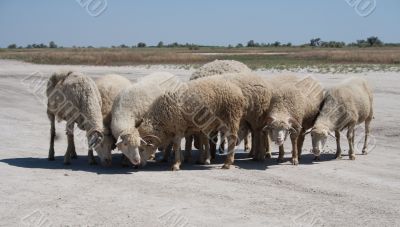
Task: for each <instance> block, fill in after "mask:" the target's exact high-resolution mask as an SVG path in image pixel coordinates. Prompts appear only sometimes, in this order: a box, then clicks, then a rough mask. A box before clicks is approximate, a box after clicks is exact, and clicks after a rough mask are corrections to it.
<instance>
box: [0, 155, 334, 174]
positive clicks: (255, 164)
mask: <svg viewBox="0 0 400 227" xmlns="http://www.w3.org/2000/svg"><path fill="white" fill-rule="evenodd" d="M198 155H199V154H198V151H193V160H197V158H198ZM272 155H273V157H272V158H271V159H267V160H265V161H263V162H262V161H253V160H252V158H250V157H248V153H245V152H243V151H239V152H237V153H236V154H235V164H234V165H235V166H237V167H238V168H239V169H247V170H260V171H265V170H267V169H268V168H269V167H270V166H275V165H291V163H290V154H285V157H286V159H285V162H284V163H278V162H277V158H276V157H277V153H272ZM225 158H226V154H217V155H216V159H215V160H214V161H213V162H212V164H211V165H199V164H196V163H195V162H190V163H182V167H181V170H182V171H198V170H213V169H220V168H221V167H222V165H223V164H224V161H225ZM55 159H56V160H55V161H49V160H48V159H47V158H36V157H24V158H8V159H2V160H0V162H2V163H6V164H8V165H11V166H16V167H20V168H28V169H55V170H62V169H64V170H72V171H84V172H92V173H96V174H133V173H135V172H138V171H140V172H158V171H168V170H170V168H171V165H172V160H171V159H170V161H169V162H159V161H155V160H153V161H149V162H148V163H147V165H146V166H145V167H139V168H135V167H133V166H131V167H123V166H122V165H121V164H120V163H121V159H122V155H121V154H113V166H111V167H103V166H101V165H100V164H98V165H89V164H88V162H87V161H88V158H87V156H79V157H78V159H73V160H71V165H64V164H63V160H64V157H63V156H57V157H55ZM159 159H161V158H160V154H158V155H157V157H156V160H159ZM331 160H335V155H334V154H321V160H320V161H314V155H313V154H303V155H302V159H301V160H300V165H313V164H318V163H321V162H325V161H331ZM98 162H99V161H98Z"/></svg>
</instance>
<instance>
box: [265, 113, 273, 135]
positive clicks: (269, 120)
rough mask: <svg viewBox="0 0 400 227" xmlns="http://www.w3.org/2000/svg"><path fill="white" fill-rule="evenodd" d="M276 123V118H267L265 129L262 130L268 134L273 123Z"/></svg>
mask: <svg viewBox="0 0 400 227" xmlns="http://www.w3.org/2000/svg"><path fill="white" fill-rule="evenodd" d="M274 121H275V118H274V117H271V116H267V118H266V119H265V124H266V125H265V126H264V128H263V129H262V130H263V131H264V132H266V131H267V130H269V129H271V124H272V122H274Z"/></svg>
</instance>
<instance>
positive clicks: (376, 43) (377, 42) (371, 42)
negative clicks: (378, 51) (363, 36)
mask: <svg viewBox="0 0 400 227" xmlns="http://www.w3.org/2000/svg"><path fill="white" fill-rule="evenodd" d="M367 43H368V45H369V46H371V47H372V46H382V44H383V42H382V41H381V40H380V39H379V38H378V37H376V36H371V37H368V38H367Z"/></svg>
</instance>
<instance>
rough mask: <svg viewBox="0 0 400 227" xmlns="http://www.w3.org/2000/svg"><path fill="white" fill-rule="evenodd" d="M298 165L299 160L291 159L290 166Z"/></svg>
mask: <svg viewBox="0 0 400 227" xmlns="http://www.w3.org/2000/svg"><path fill="white" fill-rule="evenodd" d="M298 164H299V160H298V159H297V158H296V159H295V158H293V159H292V165H294V166H297V165H298Z"/></svg>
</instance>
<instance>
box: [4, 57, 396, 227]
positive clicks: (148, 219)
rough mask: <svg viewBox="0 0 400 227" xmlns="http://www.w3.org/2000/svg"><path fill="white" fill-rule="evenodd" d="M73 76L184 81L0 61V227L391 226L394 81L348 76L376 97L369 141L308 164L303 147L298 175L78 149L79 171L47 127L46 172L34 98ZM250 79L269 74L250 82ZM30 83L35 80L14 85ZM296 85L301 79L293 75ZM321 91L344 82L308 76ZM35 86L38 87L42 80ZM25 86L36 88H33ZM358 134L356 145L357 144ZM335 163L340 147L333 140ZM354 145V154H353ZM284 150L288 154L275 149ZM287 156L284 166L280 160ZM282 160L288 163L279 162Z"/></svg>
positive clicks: (254, 166)
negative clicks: (110, 162)
mask: <svg viewBox="0 0 400 227" xmlns="http://www.w3.org/2000/svg"><path fill="white" fill-rule="evenodd" d="M61 69H65V70H66V69H73V70H78V71H82V72H84V73H87V74H88V75H90V76H93V77H95V76H99V75H102V74H106V73H119V74H121V75H124V76H127V77H128V78H130V79H132V80H134V79H135V78H138V77H141V76H144V75H146V74H148V73H150V72H152V71H157V70H165V71H170V72H172V73H174V74H176V75H177V76H179V77H180V78H181V79H183V80H185V79H187V78H188V77H189V75H190V73H191V71H190V70H185V69H179V68H176V67H175V68H174V67H162V66H154V67H145V66H143V67H93V66H48V65H33V64H27V63H21V62H16V61H5V60H2V61H0V88H1V89H0V106H1V108H0V226H17V225H18V226H24V225H30V226H60V225H62V226H78V225H79V226H80V225H84V226H99V225H106V226H111V225H122V226H128V225H129V226H139V225H144V226H173V227H178V226H221V225H227V226H275V225H280V226H353V225H354V226H378V225H380V226H399V225H400V152H399V146H400V141H399V139H400V126H399V121H398V119H397V118H398V116H399V115H400V105H399V99H400V75H399V73H390V72H386V73H383V72H382V73H376V72H374V73H363V74H357V76H362V77H365V78H366V79H368V80H369V81H370V82H371V84H372V85H373V86H374V87H375V111H376V114H375V117H376V119H375V120H374V121H373V124H372V134H373V136H374V139H373V140H372V142H373V144H372V146H371V148H372V149H371V151H370V153H369V154H368V155H367V156H362V155H361V154H360V152H359V151H358V152H357V160H356V161H349V160H348V157H347V156H345V157H344V158H343V160H339V161H337V160H333V154H332V152H333V148H334V147H335V146H334V141H333V139H330V143H329V144H328V148H327V151H328V153H327V154H324V155H323V157H322V158H323V159H322V161H321V162H313V161H312V155H311V154H310V153H309V152H308V151H309V150H310V148H311V147H310V145H311V142H310V141H309V139H307V141H306V143H305V147H304V151H303V153H304V155H303V159H302V160H301V165H299V166H296V167H294V166H291V165H290V163H289V162H286V163H283V164H280V165H278V164H277V163H276V156H277V153H276V152H277V147H275V146H274V147H273V149H274V150H273V152H274V157H273V159H272V160H268V161H266V162H264V163H260V162H253V161H251V160H249V159H247V158H246V154H244V153H241V152H240V151H241V150H240V149H242V146H240V147H239V153H238V154H237V155H236V158H237V161H236V166H235V168H233V169H231V170H222V169H220V167H221V163H222V162H223V159H224V157H223V156H220V157H218V160H217V161H218V163H216V164H214V165H211V166H198V165H193V164H185V165H183V166H182V170H181V171H179V172H170V171H168V169H169V165H168V164H162V163H150V164H149V165H148V166H147V167H145V168H144V169H141V170H135V169H132V168H122V167H120V166H119V165H118V162H119V158H120V154H118V153H116V154H115V155H114V163H115V165H114V166H113V167H112V168H108V169H107V168H102V167H101V166H89V165H88V164H87V157H86V146H85V141H84V140H81V139H78V138H77V152H78V154H79V155H80V156H79V158H78V160H73V163H72V165H71V166H64V165H63V162H62V160H63V158H62V157H63V154H64V151H65V149H66V136H65V135H64V129H63V127H64V124H62V123H60V124H58V126H57V131H58V135H59V139H58V140H57V141H56V155H57V157H56V161H55V162H49V161H47V159H46V158H47V152H48V143H49V141H48V140H49V128H50V126H49V122H48V119H47V116H46V112H45V105H44V104H43V101H45V100H43V97H41V96H40V95H38V92H37V91H38V89H39V88H38V87H37V86H36V87H35V86H31V85H32V83H33V84H37V81H40V80H38V78H39V79H40V78H41V75H42V76H44V78H46V77H48V76H49V75H50V73H51V72H53V71H57V70H61ZM258 73H259V74H261V75H264V76H269V75H271V74H272V73H271V72H267V71H259V72H258ZM29 75H34V76H31V77H29V78H28V79H24V78H26V77H27V76H29ZM301 75H303V74H301ZM313 76H315V77H316V78H318V79H319V80H320V81H321V82H322V83H323V84H324V85H329V84H333V83H337V82H338V81H339V80H341V79H343V78H346V77H349V76H351V75H350V74H346V75H341V74H334V75H327V74H313ZM42 79H43V78H42ZM35 81H36V82H35ZM361 129H362V127H361V128H360V130H358V134H357V135H358V137H357V141H359V140H360V139H361V137H362V130H361ZM342 139H343V140H342V141H343V143H342V144H343V145H344V148H345V150H344V153H345V154H347V146H346V144H347V142H346V140H345V139H344V138H342ZM360 146H361V145H358V147H360ZM286 147H287V151H290V149H289V146H288V145H286ZM286 157H290V154H289V153H287V154H286ZM288 161H289V159H288Z"/></svg>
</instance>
